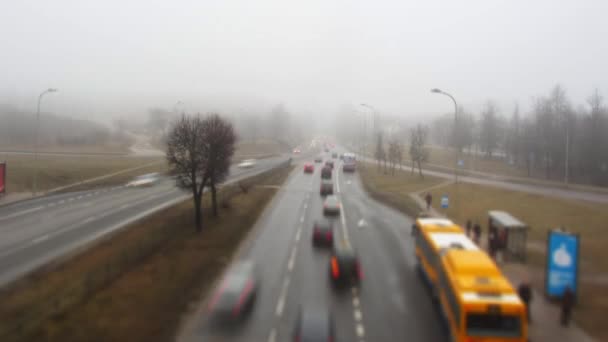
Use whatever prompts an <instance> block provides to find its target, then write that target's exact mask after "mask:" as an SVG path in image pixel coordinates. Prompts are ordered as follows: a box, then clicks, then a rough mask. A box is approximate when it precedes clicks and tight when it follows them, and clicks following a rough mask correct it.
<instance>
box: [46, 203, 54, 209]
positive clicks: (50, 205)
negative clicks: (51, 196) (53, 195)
mask: <svg viewBox="0 0 608 342" xmlns="http://www.w3.org/2000/svg"><path fill="white" fill-rule="evenodd" d="M46 206H47V207H49V208H50V207H54V206H55V203H49V204H47V205H46Z"/></svg>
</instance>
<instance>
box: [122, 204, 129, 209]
mask: <svg viewBox="0 0 608 342" xmlns="http://www.w3.org/2000/svg"><path fill="white" fill-rule="evenodd" d="M130 206H131V205H130V204H123V205H121V206H120V208H119V209H126V208H128V207H130Z"/></svg>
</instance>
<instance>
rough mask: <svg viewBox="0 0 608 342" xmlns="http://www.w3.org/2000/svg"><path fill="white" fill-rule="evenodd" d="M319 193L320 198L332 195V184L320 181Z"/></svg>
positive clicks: (327, 181) (328, 181)
mask: <svg viewBox="0 0 608 342" xmlns="http://www.w3.org/2000/svg"><path fill="white" fill-rule="evenodd" d="M319 193H320V194H321V196H326V195H333V194H334V183H332V182H331V181H330V180H326V179H324V180H322V181H321V186H320V188H319Z"/></svg>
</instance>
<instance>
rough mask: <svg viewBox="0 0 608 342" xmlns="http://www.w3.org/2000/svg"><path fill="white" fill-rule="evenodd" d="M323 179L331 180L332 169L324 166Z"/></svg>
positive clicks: (322, 170)
mask: <svg viewBox="0 0 608 342" xmlns="http://www.w3.org/2000/svg"><path fill="white" fill-rule="evenodd" d="M321 178H322V179H331V167H329V166H324V167H323V168H322V169H321Z"/></svg>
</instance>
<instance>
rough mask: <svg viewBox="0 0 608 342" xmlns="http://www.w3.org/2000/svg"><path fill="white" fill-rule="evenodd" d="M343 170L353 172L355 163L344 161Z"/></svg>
mask: <svg viewBox="0 0 608 342" xmlns="http://www.w3.org/2000/svg"><path fill="white" fill-rule="evenodd" d="M342 171H343V172H355V163H344V165H342Z"/></svg>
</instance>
